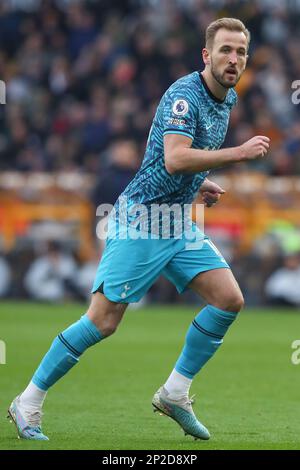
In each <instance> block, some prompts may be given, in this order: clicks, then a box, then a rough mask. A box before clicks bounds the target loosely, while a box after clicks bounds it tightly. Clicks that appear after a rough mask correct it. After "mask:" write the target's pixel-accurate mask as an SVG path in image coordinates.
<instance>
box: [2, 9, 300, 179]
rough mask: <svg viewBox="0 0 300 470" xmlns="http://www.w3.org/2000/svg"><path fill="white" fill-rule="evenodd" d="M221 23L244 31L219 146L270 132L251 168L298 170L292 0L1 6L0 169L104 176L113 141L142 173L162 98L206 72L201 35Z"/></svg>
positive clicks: (298, 16) (297, 62) (299, 57)
mask: <svg viewBox="0 0 300 470" xmlns="http://www.w3.org/2000/svg"><path fill="white" fill-rule="evenodd" d="M220 16H236V17H238V18H240V19H242V20H243V21H244V22H245V23H246V25H247V27H248V28H249V29H250V31H251V34H252V41H251V46H250V59H249V65H248V69H247V71H246V73H245V76H244V78H243V80H242V81H241V82H240V85H239V86H238V93H239V96H240V101H239V106H238V107H237V108H236V109H235V111H234V112H233V115H232V119H231V126H230V129H229V133H228V136H227V140H226V142H225V145H237V144H239V143H241V142H243V141H245V140H247V139H248V138H250V137H251V136H253V135H254V134H262V133H263V134H266V135H268V136H269V137H271V139H272V148H271V153H270V157H269V158H268V159H266V160H265V161H264V162H263V163H262V162H260V163H259V164H253V165H252V166H251V168H252V169H258V170H259V171H265V172H267V173H269V174H272V175H290V174H295V173H296V174H298V173H299V171H300V164H299V162H300V159H299V158H297V157H299V154H300V120H299V117H300V115H299V110H300V106H297V105H295V104H293V102H292V98H291V97H292V93H293V91H294V90H293V89H292V83H293V82H294V81H295V80H297V79H300V47H299V44H300V42H299V34H300V32H299V28H298V25H299V21H300V2H299V1H298V0H286V1H281V2H278V1H275V0H257V1H251V2H249V1H243V0H229V1H226V0H184V1H183V0H160V1H158V0H119V1H118V0H113V1H109V0H99V1H96V0H89V1H88V0H86V1H76V0H72V1H71V0H69V1H66V0H56V1H55V0H44V1H42V0H41V1H39V0H31V1H26V2H25V1H22V0H2V1H1V2H0V78H1V79H2V80H4V82H5V83H6V90H7V104H6V106H5V111H4V107H3V106H2V107H1V123H0V124H1V132H0V169H1V170H3V169H17V170H20V171H41V170H42V171H43V170H46V171H57V170H58V171H60V170H63V171H79V170H80V171H84V172H91V173H94V172H101V171H102V170H103V168H104V169H105V168H106V167H107V166H108V165H109V164H110V154H111V149H112V147H113V146H115V138H116V137H117V138H118V139H121V138H122V137H125V138H126V140H127V141H131V142H132V147H134V153H135V157H134V159H133V160H134V161H135V163H136V166H138V164H139V162H140V160H141V159H142V157H143V153H144V147H145V142H146V139H147V135H148V132H149V127H150V124H151V120H152V118H153V115H154V112H155V108H156V106H157V104H158V101H159V99H160V97H161V95H162V94H163V93H164V91H165V90H166V88H167V87H168V86H169V85H170V84H171V83H172V82H173V81H175V80H176V79H178V78H179V77H181V76H183V75H185V74H187V73H190V72H191V71H193V70H197V69H202V67H203V64H202V59H201V48H202V46H203V43H204V33H205V28H206V26H207V25H208V24H209V22H210V21H212V20H214V19H216V18H217V17H220ZM131 166H132V165H131ZM235 171H236V169H235Z"/></svg>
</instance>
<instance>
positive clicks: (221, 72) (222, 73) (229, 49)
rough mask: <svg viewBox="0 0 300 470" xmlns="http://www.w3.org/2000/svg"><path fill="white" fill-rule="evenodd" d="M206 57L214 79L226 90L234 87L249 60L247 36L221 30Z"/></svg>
mask: <svg viewBox="0 0 300 470" xmlns="http://www.w3.org/2000/svg"><path fill="white" fill-rule="evenodd" d="M206 56H207V57H206V61H207V60H209V65H210V70H211V74H212V76H213V77H214V79H215V80H216V81H217V82H218V83H219V84H220V85H222V86H223V87H224V88H232V87H234V86H235V85H236V84H237V82H238V81H239V79H240V78H241V75H242V73H243V72H244V70H245V67H246V63H247V59H248V56H247V39H246V36H245V34H244V33H242V32H238V31H228V30H227V29H224V28H221V29H219V30H218V31H217V33H216V35H215V38H214V42H213V45H212V49H211V50H208V49H206Z"/></svg>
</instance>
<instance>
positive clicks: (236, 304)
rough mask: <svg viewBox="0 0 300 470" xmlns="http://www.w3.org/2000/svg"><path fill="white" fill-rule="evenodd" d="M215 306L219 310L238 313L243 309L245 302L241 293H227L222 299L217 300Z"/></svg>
mask: <svg viewBox="0 0 300 470" xmlns="http://www.w3.org/2000/svg"><path fill="white" fill-rule="evenodd" d="M215 304H216V307H218V308H220V309H221V310H225V311H227V312H236V313H238V312H239V311H240V310H242V308H243V307H244V304H245V301H244V297H243V295H242V293H241V292H232V293H230V292H229V293H228V294H226V295H224V296H223V298H221V299H218V300H217V301H216V303H215Z"/></svg>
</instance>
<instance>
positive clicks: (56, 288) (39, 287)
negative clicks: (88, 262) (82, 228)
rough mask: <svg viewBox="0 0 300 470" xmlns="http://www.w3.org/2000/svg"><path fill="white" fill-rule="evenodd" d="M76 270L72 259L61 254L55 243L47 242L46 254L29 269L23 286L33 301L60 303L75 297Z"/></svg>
mask: <svg viewBox="0 0 300 470" xmlns="http://www.w3.org/2000/svg"><path fill="white" fill-rule="evenodd" d="M76 270H77V266H76V263H75V261H74V259H73V257H72V256H70V255H68V254H66V253H65V252H63V251H62V249H61V247H60V246H59V244H58V243H57V242H54V241H53V242H49V244H48V248H47V252H46V254H45V255H43V256H40V257H38V258H37V259H36V260H35V261H34V262H33V263H32V264H31V266H30V267H29V269H28V272H27V274H26V275H25V279H24V284H25V287H26V289H27V291H28V294H29V295H30V296H31V297H32V298H33V299H35V300H40V301H47V302H60V301H63V300H65V299H66V298H70V297H74V296H75V294H76V286H75V283H74V276H75V274H76Z"/></svg>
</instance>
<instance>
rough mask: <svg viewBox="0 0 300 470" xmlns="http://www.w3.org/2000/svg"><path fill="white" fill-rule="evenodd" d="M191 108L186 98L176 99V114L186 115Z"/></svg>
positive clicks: (174, 106)
mask: <svg viewBox="0 0 300 470" xmlns="http://www.w3.org/2000/svg"><path fill="white" fill-rule="evenodd" d="M188 110H189V104H188V102H187V101H185V100H176V101H175V103H174V104H173V108H172V111H173V113H174V114H176V116H184V115H185V114H186V113H187V112H188Z"/></svg>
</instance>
